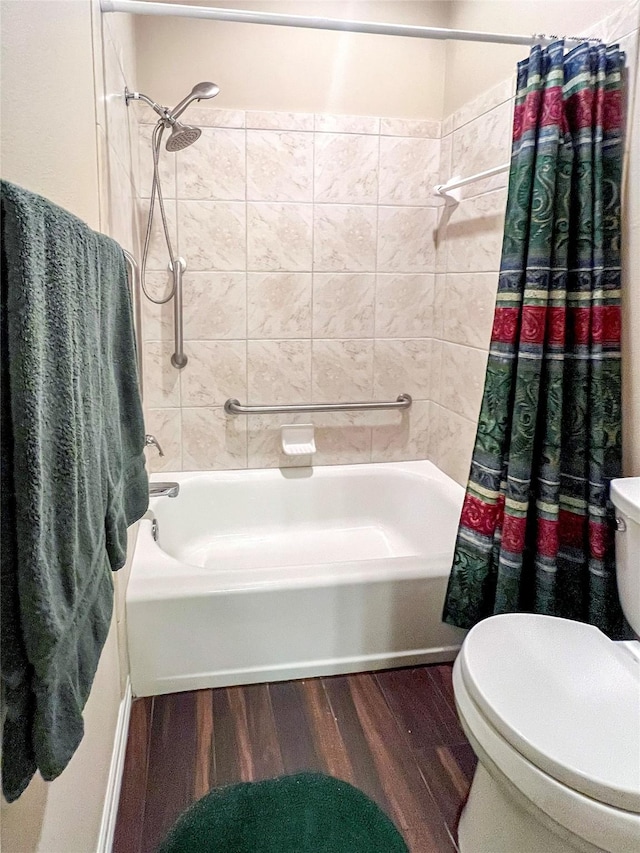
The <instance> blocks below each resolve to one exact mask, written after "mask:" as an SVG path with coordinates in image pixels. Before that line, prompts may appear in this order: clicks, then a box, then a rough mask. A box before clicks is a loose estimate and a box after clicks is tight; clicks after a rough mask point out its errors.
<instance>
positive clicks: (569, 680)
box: [460, 613, 640, 813]
mask: <svg viewBox="0 0 640 853" xmlns="http://www.w3.org/2000/svg"><path fill="white" fill-rule="evenodd" d="M460 673H461V676H462V678H463V681H464V684H465V687H466V688H467V690H468V691H469V694H470V696H471V698H472V699H473V700H474V702H475V703H476V705H477V706H478V707H479V709H480V710H481V711H482V713H483V714H484V716H485V717H486V718H487V719H488V720H489V721H490V722H491V724H492V725H493V727H494V728H495V729H496V730H497V731H498V732H499V733H500V734H501V735H502V737H504V738H505V740H506V741H508V743H510V744H511V746H513V747H514V748H515V749H517V750H518V752H520V754H521V755H523V756H524V757H525V758H526V759H527V760H528V761H530V762H531V763H532V764H534V765H535V766H536V767H538V768H539V769H540V770H542V771H543V772H544V773H547V774H548V775H549V776H552V777H553V778H554V779H556V780H557V781H558V782H561V783H562V784H564V785H566V786H567V787H569V788H572V789H573V790H575V791H579V792H581V793H583V794H586V795H587V796H589V797H592V798H593V799H594V800H597V801H598V802H601V803H607V804H608V805H611V806H614V807H616V808H620V809H625V810H627V811H631V812H635V813H640V661H639V660H638V659H637V658H635V657H634V656H633V655H632V654H631V652H630V651H629V649H627V648H626V647H625V646H624V644H622V643H615V642H613V641H612V640H610V639H609V638H608V637H607V636H605V634H603V633H602V632H601V631H599V630H598V629H597V628H595V627H593V626H592V625H585V624H584V623H582V622H573V621H570V620H567V619H559V618H556V617H553V616H540V615H535V614H529V613H514V614H506V615H503V616H492V617H491V618H489V619H486V620H484V621H483V622H480V623H479V624H478V625H476V626H475V627H474V628H472V630H471V631H470V632H469V634H468V636H467V638H466V639H465V641H464V643H463V645H462V649H461V651H460Z"/></svg>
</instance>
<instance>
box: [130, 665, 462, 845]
mask: <svg viewBox="0 0 640 853" xmlns="http://www.w3.org/2000/svg"><path fill="white" fill-rule="evenodd" d="M474 768H475V757H474V755H473V752H472V750H471V747H470V746H469V744H468V742H467V741H466V739H465V736H464V734H463V732H462V729H461V728H460V725H459V723H458V719H457V716H456V712H455V708H454V703H453V691H452V687H451V667H450V666H446V665H445V666H426V667H416V668H413V669H396V670H387V671H385V672H378V673H362V674H359V675H349V676H334V677H332V678H314V679H308V680H304V681H284V682H276V683H272V684H252V685H248V686H244V687H229V688H220V689H217V690H199V691H194V692H191V693H172V694H169V695H167V696H156V697H155V698H153V699H138V700H136V701H135V702H134V704H133V708H132V714H131V726H130V731H129V741H128V745H127V755H126V760H125V771H124V779H123V784H122V793H121V796H120V807H119V812H118V822H117V826H116V834H115V843H114V848H113V849H114V853H151V851H153V850H155V849H156V847H157V845H158V843H159V842H160V840H161V839H162V838H163V836H164V835H165V834H166V832H167V831H168V829H169V828H170V826H171V825H172V823H173V822H174V821H175V820H176V818H177V817H178V815H179V814H180V812H182V811H184V809H186V808H187V807H188V806H189V805H190V804H191V803H192V802H194V800H196V799H198V798H199V797H201V796H203V795H204V794H206V793H207V791H209V790H210V789H211V788H213V787H217V786H220V785H228V784H232V783H234V782H239V781H251V780H257V779H266V778H269V777H273V776H279V775H282V774H284V773H296V772H299V771H301V770H314V771H320V772H323V773H328V774H330V775H332V776H337V777H338V778H340V779H344V780H346V781H347V782H350V783H351V784H353V785H355V786H356V787H358V788H360V789H361V790H362V791H364V792H365V793H366V794H368V795H369V796H370V797H371V798H372V799H374V800H375V801H376V802H377V803H378V804H379V805H380V806H381V808H382V809H383V810H384V811H385V812H386V813H387V814H388V815H389V816H390V817H391V818H392V820H393V821H394V822H395V824H396V826H397V827H398V828H399V829H400V831H401V832H402V834H403V836H404V838H405V840H406V842H407V844H408V846H409V848H410V850H411V851H412V853H455V851H456V846H455V842H454V839H455V836H456V825H457V820H458V815H459V812H460V809H461V806H462V804H463V802H464V799H465V797H466V795H467V791H468V788H469V783H470V781H471V776H472V775H473V771H474Z"/></svg>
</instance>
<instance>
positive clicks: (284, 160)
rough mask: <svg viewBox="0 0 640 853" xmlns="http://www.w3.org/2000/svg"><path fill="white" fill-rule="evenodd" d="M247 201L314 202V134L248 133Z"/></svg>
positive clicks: (249, 131)
mask: <svg viewBox="0 0 640 853" xmlns="http://www.w3.org/2000/svg"><path fill="white" fill-rule="evenodd" d="M247 198H248V199H249V200H250V201H312V200H313V134H311V133H292V132H286V131H275V130H248V131H247Z"/></svg>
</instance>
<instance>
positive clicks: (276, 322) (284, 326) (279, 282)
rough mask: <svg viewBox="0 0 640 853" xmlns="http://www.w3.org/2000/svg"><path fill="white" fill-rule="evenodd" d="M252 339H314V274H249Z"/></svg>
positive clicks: (248, 323)
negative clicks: (312, 309) (312, 337)
mask: <svg viewBox="0 0 640 853" xmlns="http://www.w3.org/2000/svg"><path fill="white" fill-rule="evenodd" d="M247 285H248V297H247V312H248V313H247V334H248V336H249V338H308V337H311V273H305V272H298V273H293V272H271V273H249V275H248V279H247Z"/></svg>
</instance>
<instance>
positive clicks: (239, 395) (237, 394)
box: [180, 341, 247, 406]
mask: <svg viewBox="0 0 640 853" xmlns="http://www.w3.org/2000/svg"><path fill="white" fill-rule="evenodd" d="M184 351H185V354H186V356H187V358H188V359H189V360H188V362H187V365H186V367H184V368H183V369H182V370H181V371H180V372H181V382H182V405H183V406H222V405H223V404H224V402H225V401H226V400H228V399H229V398H230V397H232V398H233V399H235V400H240V401H241V402H242V401H244V400H245V399H246V396H247V345H246V343H245V342H244V341H185V345H184Z"/></svg>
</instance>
